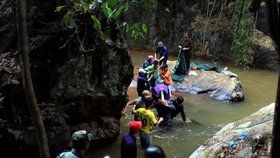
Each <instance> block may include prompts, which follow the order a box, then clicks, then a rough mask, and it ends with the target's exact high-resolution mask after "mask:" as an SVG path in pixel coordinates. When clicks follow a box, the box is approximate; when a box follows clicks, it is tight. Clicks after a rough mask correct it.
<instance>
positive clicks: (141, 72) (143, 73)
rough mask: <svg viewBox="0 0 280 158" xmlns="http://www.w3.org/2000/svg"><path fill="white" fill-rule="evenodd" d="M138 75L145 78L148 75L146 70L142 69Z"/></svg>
mask: <svg viewBox="0 0 280 158" xmlns="http://www.w3.org/2000/svg"><path fill="white" fill-rule="evenodd" d="M138 74H139V75H140V76H144V75H145V74H146V71H145V70H144V69H142V68H140V69H139V70H138Z"/></svg>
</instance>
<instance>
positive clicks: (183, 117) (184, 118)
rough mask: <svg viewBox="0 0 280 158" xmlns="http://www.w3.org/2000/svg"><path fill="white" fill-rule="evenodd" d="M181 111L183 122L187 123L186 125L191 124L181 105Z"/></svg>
mask: <svg viewBox="0 0 280 158" xmlns="http://www.w3.org/2000/svg"><path fill="white" fill-rule="evenodd" d="M179 111H180V113H181V116H182V119H183V121H184V122H186V123H189V122H190V120H189V119H188V120H187V119H186V114H185V111H184V107H183V105H182V104H181V105H179Z"/></svg>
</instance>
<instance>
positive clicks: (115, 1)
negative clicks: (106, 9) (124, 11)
mask: <svg viewBox="0 0 280 158" xmlns="http://www.w3.org/2000/svg"><path fill="white" fill-rule="evenodd" d="M118 2H119V0H108V5H109V6H110V7H112V6H114V5H115V4H116V3H118Z"/></svg>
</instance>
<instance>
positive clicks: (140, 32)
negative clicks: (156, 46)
mask: <svg viewBox="0 0 280 158" xmlns="http://www.w3.org/2000/svg"><path fill="white" fill-rule="evenodd" d="M132 3H133V4H134V2H133V1H130V2H126V1H120V0H94V1H91V0H81V1H71V2H66V4H64V5H61V6H58V7H57V8H56V10H55V11H56V12H63V13H64V17H63V20H62V25H63V26H65V27H66V28H68V29H74V28H75V29H76V31H77V28H78V27H77V26H78V23H77V21H78V20H76V18H77V17H78V16H81V15H90V16H91V19H92V21H93V28H94V29H95V30H96V32H98V35H99V38H100V39H101V40H105V39H106V36H105V34H104V31H103V30H102V23H101V20H102V19H103V18H106V19H107V22H110V21H114V22H117V24H118V27H119V29H121V30H123V31H125V32H127V33H128V32H130V33H131V37H132V38H133V39H138V38H139V37H142V38H144V37H145V34H147V31H148V29H147V26H146V24H141V23H133V24H129V23H128V22H125V21H123V20H121V19H123V17H124V14H125V13H126V12H127V10H128V9H129V8H130V5H131V4H132ZM138 5H140V3H138Z"/></svg>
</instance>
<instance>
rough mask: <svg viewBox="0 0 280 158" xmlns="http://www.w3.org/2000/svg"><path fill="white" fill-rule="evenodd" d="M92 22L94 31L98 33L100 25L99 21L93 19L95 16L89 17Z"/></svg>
mask: <svg viewBox="0 0 280 158" xmlns="http://www.w3.org/2000/svg"><path fill="white" fill-rule="evenodd" d="M91 18H92V20H93V27H94V29H95V30H97V31H100V30H101V23H100V21H99V20H98V19H97V18H96V17H95V16H93V15H92V16H91Z"/></svg>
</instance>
